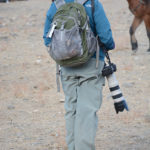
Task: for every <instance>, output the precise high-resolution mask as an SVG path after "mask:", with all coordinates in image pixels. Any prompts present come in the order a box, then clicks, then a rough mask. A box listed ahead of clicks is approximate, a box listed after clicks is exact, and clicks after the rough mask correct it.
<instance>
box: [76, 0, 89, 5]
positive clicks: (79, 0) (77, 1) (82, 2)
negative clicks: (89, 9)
mask: <svg viewBox="0 0 150 150" xmlns="http://www.w3.org/2000/svg"><path fill="white" fill-rule="evenodd" d="M87 1H88V0H74V2H76V3H79V4H81V5H83V4H84V3H86V2H87Z"/></svg>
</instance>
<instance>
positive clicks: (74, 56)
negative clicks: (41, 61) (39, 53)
mask: <svg viewBox="0 0 150 150" xmlns="http://www.w3.org/2000/svg"><path fill="white" fill-rule="evenodd" d="M86 1H87V0H75V1H74V2H71V3H65V0H55V1H54V3H55V5H56V8H57V12H56V14H55V15H54V18H53V20H52V24H51V28H50V31H49V33H48V35H47V36H48V37H49V38H51V39H52V40H51V43H50V47H49V49H48V52H49V54H50V56H51V57H52V58H53V59H54V60H55V61H56V63H57V64H59V65H60V66H69V67H73V66H77V65H80V64H83V63H85V62H87V61H88V60H89V58H91V56H92V55H93V54H94V52H95V51H96V50H97V49H98V47H97V45H98V44H97V38H96V37H95V36H94V34H93V32H92V30H91V28H90V25H89V18H88V16H87V14H86V11H85V8H84V6H83V4H84V3H85V2H86Z"/></svg>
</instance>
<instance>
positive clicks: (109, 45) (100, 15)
mask: <svg viewBox="0 0 150 150" xmlns="http://www.w3.org/2000/svg"><path fill="white" fill-rule="evenodd" d="M65 2H66V3H69V2H74V0H65ZM84 7H85V10H86V13H87V15H88V16H89V19H90V26H91V29H92V31H93V32H94V34H95V35H96V34H97V35H98V36H99V37H100V39H101V42H102V43H103V44H104V45H105V47H106V49H107V50H112V49H114V47H115V44H114V40H113V37H112V31H111V28H110V23H109V21H108V19H107V17H106V14H105V12H104V9H103V6H102V4H101V3H100V2H99V0H95V12H94V19H93V17H92V9H91V0H88V1H87V2H86V3H85V4H84ZM56 11H57V8H56V6H55V3H54V2H52V4H51V6H50V8H49V10H48V12H47V15H46V21H45V26H44V35H43V38H44V42H45V45H46V46H48V45H49V44H50V42H51V39H50V38H47V37H46V36H47V33H48V31H49V29H50V26H51V23H52V20H53V16H54V15H55V13H56ZM93 20H94V21H95V24H94V23H93ZM93 57H96V56H95V55H94V56H93ZM104 57H105V54H104V51H103V49H102V48H101V49H100V56H99V58H100V60H104Z"/></svg>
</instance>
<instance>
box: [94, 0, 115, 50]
mask: <svg viewBox="0 0 150 150" xmlns="http://www.w3.org/2000/svg"><path fill="white" fill-rule="evenodd" d="M93 16H94V21H95V28H96V32H97V34H98V36H99V38H100V40H101V42H102V43H103V44H104V45H105V47H106V49H107V50H111V49H114V48H115V43H114V40H113V37H112V31H111V27H110V23H109V21H108V19H107V16H106V14H105V12H104V9H103V6H102V4H101V3H100V2H99V1H98V0H95V12H94V15H93Z"/></svg>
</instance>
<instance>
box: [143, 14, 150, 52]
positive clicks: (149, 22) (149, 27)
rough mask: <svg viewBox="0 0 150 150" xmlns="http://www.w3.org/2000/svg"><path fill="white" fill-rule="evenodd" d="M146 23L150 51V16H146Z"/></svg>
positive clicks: (149, 49)
mask: <svg viewBox="0 0 150 150" xmlns="http://www.w3.org/2000/svg"><path fill="white" fill-rule="evenodd" d="M144 23H145V26H146V31H147V37H148V39H149V48H148V50H147V51H148V52H150V16H148V15H147V16H145V17H144Z"/></svg>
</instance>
